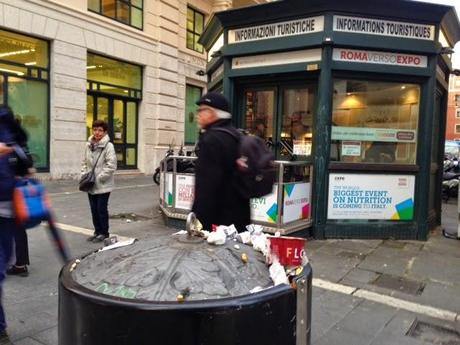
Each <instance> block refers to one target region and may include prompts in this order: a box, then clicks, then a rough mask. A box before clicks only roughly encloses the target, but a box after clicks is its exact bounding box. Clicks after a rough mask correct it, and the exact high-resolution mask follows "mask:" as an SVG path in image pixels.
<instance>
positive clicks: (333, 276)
mask: <svg viewBox="0 0 460 345" xmlns="http://www.w3.org/2000/svg"><path fill="white" fill-rule="evenodd" d="M309 259H310V264H311V265H312V268H313V272H314V273H313V275H314V277H315V278H321V279H326V280H329V281H332V282H338V281H340V280H341V279H342V278H343V277H344V276H346V275H347V274H348V272H349V271H350V270H351V269H352V268H354V267H355V266H356V265H357V264H358V262H359V260H357V259H344V258H341V257H338V256H335V255H329V254H324V253H320V252H316V253H314V254H313V255H310V256H309Z"/></svg>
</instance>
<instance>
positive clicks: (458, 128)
mask: <svg viewBox="0 0 460 345" xmlns="http://www.w3.org/2000/svg"><path fill="white" fill-rule="evenodd" d="M455 134H460V125H455Z"/></svg>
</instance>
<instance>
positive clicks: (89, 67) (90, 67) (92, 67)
mask: <svg viewBox="0 0 460 345" xmlns="http://www.w3.org/2000/svg"><path fill="white" fill-rule="evenodd" d="M96 67H97V66H96V65H91V66H86V69H95V68H96Z"/></svg>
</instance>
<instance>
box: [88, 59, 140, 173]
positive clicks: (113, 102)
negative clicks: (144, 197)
mask: <svg viewBox="0 0 460 345" xmlns="http://www.w3.org/2000/svg"><path fill="white" fill-rule="evenodd" d="M86 70H87V85H86V87H87V91H88V96H87V108H86V109H87V114H86V128H87V134H88V135H90V134H91V130H92V129H91V127H92V123H93V121H94V120H103V121H106V122H107V124H108V127H109V129H108V134H109V136H110V138H111V140H112V142H113V144H114V146H115V152H116V155H117V159H118V168H119V169H135V168H136V167H137V153H138V150H137V143H138V105H139V100H140V99H141V95H142V68H141V67H140V66H137V65H133V64H130V63H126V62H122V61H118V60H114V59H110V58H107V57H104V56H100V55H96V54H91V53H88V57H87V66H86Z"/></svg>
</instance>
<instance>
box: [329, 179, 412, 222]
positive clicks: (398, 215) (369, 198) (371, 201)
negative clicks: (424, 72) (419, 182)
mask: <svg viewBox="0 0 460 345" xmlns="http://www.w3.org/2000/svg"><path fill="white" fill-rule="evenodd" d="M414 186H415V176H411V175H362V174H359V175H358V174H330V175H329V195H328V219H376V220H377V219H380V220H395V221H398V220H412V219H413V217H414Z"/></svg>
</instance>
